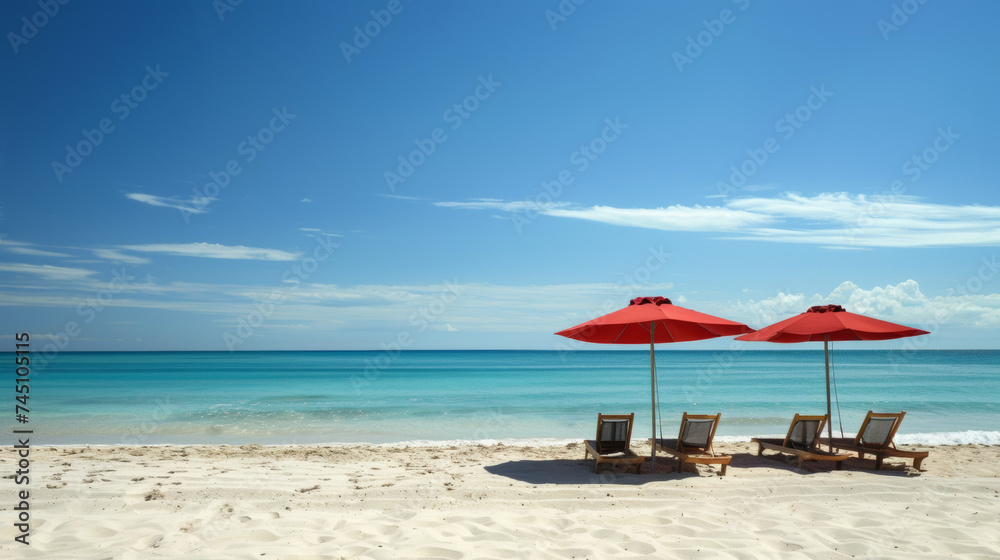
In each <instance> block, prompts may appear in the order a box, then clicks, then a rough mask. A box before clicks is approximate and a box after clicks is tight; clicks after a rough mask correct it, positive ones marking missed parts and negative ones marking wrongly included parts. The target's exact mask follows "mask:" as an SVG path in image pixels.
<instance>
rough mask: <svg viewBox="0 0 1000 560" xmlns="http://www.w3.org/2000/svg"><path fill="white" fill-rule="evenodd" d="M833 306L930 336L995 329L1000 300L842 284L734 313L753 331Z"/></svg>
mask: <svg viewBox="0 0 1000 560" xmlns="http://www.w3.org/2000/svg"><path fill="white" fill-rule="evenodd" d="M825 304H838V305H842V306H843V307H844V309H846V310H847V311H850V312H852V313H857V314H859V315H867V316H870V317H874V318H876V319H882V320H884V321H890V322H893V323H901V324H904V325H908V326H912V327H917V328H924V329H925V330H929V331H931V332H932V333H933V332H934V328H935V326H936V325H941V324H959V325H972V326H980V327H985V326H991V327H1000V294H969V293H965V294H958V293H952V292H950V291H949V292H948V293H947V294H945V295H942V296H935V297H928V296H926V295H925V294H924V293H923V292H921V291H920V286H919V285H918V284H917V282H916V281H915V280H906V281H904V282H900V283H899V284H896V285H894V286H893V285H889V286H885V287H881V286H876V287H874V288H872V289H870V290H866V289H864V288H861V287H860V286H858V285H857V284H855V283H853V282H850V281H845V282H842V283H841V284H840V285H839V286H837V287H836V288H834V289H833V290H832V291H831V292H829V293H828V294H826V295H822V294H812V295H806V294H803V293H797V294H786V293H783V292H779V293H778V294H777V295H774V296H772V297H769V298H765V299H762V300H759V301H755V300H749V301H747V302H745V303H744V302H742V301H738V302H737V303H736V304H735V309H734V312H737V313H741V314H743V315H744V316H745V317H748V321H750V322H749V323H748V324H750V326H752V327H757V328H760V327H763V326H767V325H769V324H771V323H774V322H777V321H782V320H784V319H787V318H789V317H792V316H794V315H798V314H799V313H803V312H805V311H806V309H808V308H809V307H811V306H813V305H825Z"/></svg>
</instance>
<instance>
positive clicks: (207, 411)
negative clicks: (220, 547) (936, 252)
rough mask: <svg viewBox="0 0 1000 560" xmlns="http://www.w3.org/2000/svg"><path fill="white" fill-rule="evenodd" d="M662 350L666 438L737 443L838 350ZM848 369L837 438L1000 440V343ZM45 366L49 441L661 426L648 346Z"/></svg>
mask: <svg viewBox="0 0 1000 560" xmlns="http://www.w3.org/2000/svg"><path fill="white" fill-rule="evenodd" d="M656 356H657V366H658V368H657V370H658V380H659V397H660V414H661V419H662V423H661V425H660V426H661V428H660V429H662V433H663V434H664V435H665V436H666V437H673V436H675V435H676V431H677V429H678V424H679V419H680V416H681V413H682V412H685V411H687V412H691V413H716V412H721V413H722V422H721V424H720V426H719V430H718V434H717V437H719V438H720V439H722V440H740V439H746V438H748V437H750V436H755V435H784V432H785V430H786V429H787V426H788V423H789V420H790V418H791V417H792V415H793V414H795V413H796V412H798V413H802V414H821V413H823V412H825V408H826V395H825V385H824V381H823V378H824V377H823V376H824V369H823V352H822V350H821V349H820V350H776V351H772V350H752V351H691V350H674V349H670V348H666V349H658V350H657V355H656ZM6 357H7V359H8V360H9V361H8V362H7V363H11V364H12V363H13V361H14V360H13V355H12V354H10V353H7V356H6ZM833 364H834V378H835V381H836V397H837V399H836V400H837V402H836V403H835V404H834V410H833V426H834V433H835V435H838V434H839V432H840V426H841V424H842V425H843V430H844V433H845V434H848V435H849V434H853V433H854V432H856V431H857V429H858V427H859V426H860V423H861V421H862V419H863V418H864V416H865V413H866V412H867V411H868V410H875V411H879V412H898V411H900V410H905V411H906V418H905V420H904V422H903V424H902V427H901V429H900V432H899V435H898V436H897V442H900V443H923V444H935V443H942V444H943V443H948V444H955V443H988V444H1000V351H987V350H983V351H965V350H962V351H946V350H941V351H934V350H919V351H892V350H853V349H852V350H837V351H834V353H833ZM32 366H33V370H32V373H31V379H30V383H31V384H30V388H31V392H30V400H29V407H28V408H29V410H30V414H29V422H28V424H27V425H15V426H14V429H18V428H25V427H27V428H30V429H32V430H33V437H32V443H34V444H35V445H46V444H53V445H66V444H129V445H142V444H223V443H224V444H248V443H261V444H315V443H347V442H370V443H397V442H414V441H420V442H427V441H433V442H452V441H456V440H462V441H468V440H480V441H481V440H488V441H496V440H501V441H507V442H509V443H512V444H533V443H545V442H550V443H551V442H554V441H559V440H580V439H582V438H584V437H589V436H592V435H593V434H592V432H593V431H594V429H595V425H596V417H597V413H598V412H603V413H629V412H634V413H636V426H635V431H634V433H633V437H634V438H645V437H648V436H649V434H650V431H651V418H650V382H649V352H648V350H647V351H634V350H628V351H577V352H556V351H407V352H400V353H391V352H360V351H359V352H343V351H342V352H236V353H228V352H134V353H133V352H86V353H62V354H59V355H57V356H54V357H53V358H51V359H49V360H44V359H40V358H38V357H36V358H35V359H34V361H33V364H32ZM12 370H13V366H12ZM11 373H12V374H13V371H12V372H11ZM11 392H12V393H13V391H11ZM838 403H839V404H838ZM838 410H839V418H840V419H839V420H838Z"/></svg>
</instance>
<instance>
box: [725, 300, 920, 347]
mask: <svg viewBox="0 0 1000 560" xmlns="http://www.w3.org/2000/svg"><path fill="white" fill-rule="evenodd" d="M921 334H930V333H928V332H927V331H922V330H920V329H914V328H911V327H906V326H903V325H897V324H895V323H890V322H888V321H882V320H880V319H872V318H871V317H865V316H864V315H858V314H856V313H849V312H848V311H846V310H845V309H844V308H843V307H841V306H839V305H817V306H814V307H810V308H809V309H808V310H807V311H806V312H805V313H800V314H798V315H796V316H794V317H791V318H789V319H785V320H784V321H779V322H777V323H775V324H773V325H770V326H767V327H764V328H762V329H760V330H759V331H757V332H754V333H750V334H745V335H743V336H738V337H736V340H753V341H766V342H808V341H823V340H824V338H826V340H830V341H836V340H889V339H892V338H903V337H907V336H917V335H921Z"/></svg>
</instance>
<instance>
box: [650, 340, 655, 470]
mask: <svg viewBox="0 0 1000 560" xmlns="http://www.w3.org/2000/svg"><path fill="white" fill-rule="evenodd" d="M655 330H656V323H650V324H649V395H650V397H649V399H650V401H652V412H653V439H652V440H651V441H652V443H653V456H652V458H651V459H650V461H649V470H650V472H655V470H654V469H655V468H656V354H655V353H654V352H653V331H655Z"/></svg>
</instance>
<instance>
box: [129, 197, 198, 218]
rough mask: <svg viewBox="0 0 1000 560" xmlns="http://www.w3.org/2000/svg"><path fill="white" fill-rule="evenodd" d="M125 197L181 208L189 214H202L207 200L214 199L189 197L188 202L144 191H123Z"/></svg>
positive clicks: (165, 206) (146, 202)
mask: <svg viewBox="0 0 1000 560" xmlns="http://www.w3.org/2000/svg"><path fill="white" fill-rule="evenodd" d="M125 198H128V199H129V200H134V201H136V202H141V203H143V204H148V205H150V206H160V207H163V208H174V209H176V210H181V211H182V212H187V213H189V214H204V213H206V212H208V210H207V204H206V203H207V202H211V201H212V200H214V199H213V198H208V197H205V198H202V199H200V200H198V201H195V200H194V199H191V201H190V202H184V201H181V200H177V199H176V198H173V197H171V198H166V197H162V196H155V195H151V194H144V193H125Z"/></svg>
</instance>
